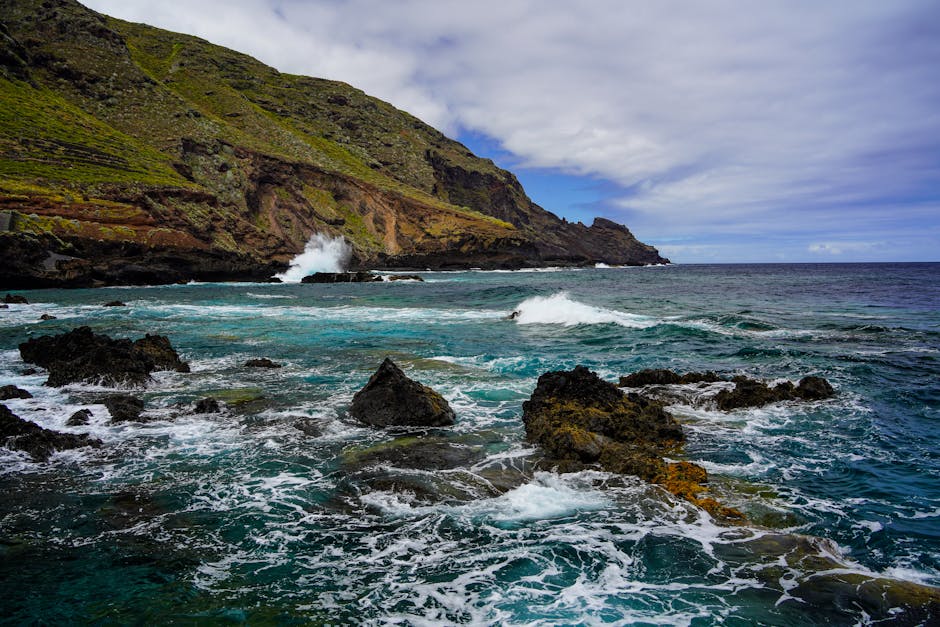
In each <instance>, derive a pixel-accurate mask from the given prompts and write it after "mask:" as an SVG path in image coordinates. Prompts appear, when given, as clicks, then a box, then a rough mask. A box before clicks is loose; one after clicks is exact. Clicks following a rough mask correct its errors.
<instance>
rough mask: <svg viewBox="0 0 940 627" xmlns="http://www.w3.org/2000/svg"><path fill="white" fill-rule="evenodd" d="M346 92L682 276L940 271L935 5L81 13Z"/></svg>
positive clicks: (874, 2)
mask: <svg viewBox="0 0 940 627" xmlns="http://www.w3.org/2000/svg"><path fill="white" fill-rule="evenodd" d="M84 4H86V5H87V6H89V7H91V8H92V9H95V10H97V11H100V12H102V13H106V14H108V15H113V16H115V17H119V18H122V19H126V20H131V21H136V22H145V23H148V24H152V25H155V26H159V27H162V28H166V29H169V30H173V31H179V32H185V33H189V34H192V35H196V36H199V37H203V38H205V39H208V40H209V41H211V42H213V43H217V44H220V45H223V46H226V47H229V48H233V49H235V50H238V51H241V52H244V53H246V54H249V55H251V56H253V57H255V58H257V59H259V60H261V61H263V62H265V63H267V64H268V65H271V66H273V67H275V68H277V69H278V70H280V71H283V72H290V73H294V74H305V75H310V76H318V77H323V78H330V79H335V80H340V81H344V82H346V83H349V84H351V85H354V86H355V87H358V88H360V89H362V90H364V91H366V92H367V93H369V94H371V95H373V96H376V97H378V98H381V99H383V100H386V101H388V102H391V103H392V104H393V105H395V106H396V107H398V108H400V109H403V110H406V111H408V112H410V113H412V114H414V115H416V116H418V117H419V118H421V119H422V120H424V121H425V122H427V123H429V124H431V125H432V126H434V127H436V128H438V129H439V130H441V131H443V132H444V133H446V134H447V135H449V136H451V137H454V138H456V139H458V140H460V141H462V142H463V143H465V144H466V145H467V146H468V147H469V148H470V149H471V150H473V151H474V152H475V153H476V154H478V155H481V156H484V157H489V158H492V159H493V160H494V161H495V162H496V163H497V164H498V165H500V166H502V167H504V168H507V169H510V170H512V171H513V172H514V173H515V174H516V175H517V176H518V177H519V179H520V181H521V182H522V184H523V186H524V187H525V188H526V191H527V192H528V193H529V196H530V197H532V199H533V200H535V201H536V202H537V203H538V204H540V205H541V206H543V207H545V208H546V209H548V210H550V211H552V212H554V213H556V214H558V215H560V216H564V217H566V218H568V219H569V220H582V221H584V222H586V223H588V224H590V221H591V220H592V219H593V217H594V216H604V217H607V218H610V219H613V220H615V221H618V222H621V223H623V224H626V225H627V226H628V227H630V229H631V230H632V231H633V232H634V234H635V235H636V236H637V237H638V238H639V239H641V240H642V241H644V242H646V243H649V244H652V245H654V246H656V247H657V248H659V249H660V251H661V253H662V254H664V255H665V256H667V257H670V258H671V259H672V260H673V261H674V262H680V263H709V262H724V263H737V262H741V263H748V262H821V261H940V2H937V1H936V0H828V1H826V2H819V1H818V0H812V1H807V0H763V1H761V2H753V1H752V0H734V1H732V0H708V1H701V0H681V1H680V0H656V1H653V0H643V1H640V0H582V1H578V2H574V1H569V0H474V1H473V2H468V1H466V0H459V1H454V0H395V1H390V0H199V1H198V2H193V1H192V0H186V1H180V0H161V2H153V1H152V0H85V1H84Z"/></svg>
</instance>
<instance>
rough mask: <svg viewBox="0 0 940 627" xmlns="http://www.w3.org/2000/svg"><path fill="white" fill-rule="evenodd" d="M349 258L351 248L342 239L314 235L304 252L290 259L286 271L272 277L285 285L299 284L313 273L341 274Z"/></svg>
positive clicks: (318, 234) (319, 234)
mask: <svg viewBox="0 0 940 627" xmlns="http://www.w3.org/2000/svg"><path fill="white" fill-rule="evenodd" d="M350 257H352V248H350V247H349V244H347V243H346V240H345V239H344V238H343V237H335V238H334V237H330V236H329V235H324V234H323V233H314V234H313V235H312V236H311V237H310V240H309V241H308V242H307V245H306V246H304V252H302V253H300V254H299V255H297V256H296V257H294V258H293V259H291V262H290V267H289V268H288V269H287V271H285V272H282V273H280V274H276V275H274V276H275V277H277V278H278V279H280V280H282V281H284V282H285V283H300V280H301V279H303V278H304V277H305V276H308V275H310V274H313V273H315V272H343V271H344V270H345V268H346V265H347V264H348V263H349V259H350Z"/></svg>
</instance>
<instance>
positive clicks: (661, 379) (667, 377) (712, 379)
mask: <svg viewBox="0 0 940 627" xmlns="http://www.w3.org/2000/svg"><path fill="white" fill-rule="evenodd" d="M718 381H721V377H719V376H718V375H717V374H715V373H714V372H689V373H686V374H683V375H680V374H679V373H678V372H673V371H672V370H662V369H646V370H640V371H639V372H634V373H633V374H630V375H627V376H625V377H620V387H622V388H638V387H643V386H644V385H675V384H679V383H716V382H718Z"/></svg>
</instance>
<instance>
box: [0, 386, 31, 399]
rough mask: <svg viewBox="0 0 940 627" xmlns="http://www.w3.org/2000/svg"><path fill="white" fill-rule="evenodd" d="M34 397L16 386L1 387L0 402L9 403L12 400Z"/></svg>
mask: <svg viewBox="0 0 940 627" xmlns="http://www.w3.org/2000/svg"><path fill="white" fill-rule="evenodd" d="M32 397H33V395H32V394H30V393H29V392H27V391H26V390H23V389H21V388H18V387H16V386H15V385H4V386H3V387H0V401H8V400H10V399H11V398H32Z"/></svg>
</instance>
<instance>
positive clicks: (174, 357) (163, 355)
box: [134, 333, 190, 372]
mask: <svg viewBox="0 0 940 627" xmlns="http://www.w3.org/2000/svg"><path fill="white" fill-rule="evenodd" d="M134 348H135V349H136V350H137V351H139V352H141V353H143V354H144V355H147V356H148V357H150V359H152V360H153V365H154V368H153V369H154V370H175V371H176V372H189V371H190V370H189V364H187V363H186V362H185V361H182V360H181V359H180V356H179V354H178V353H177V352H176V351H175V350H173V346H172V345H171V344H170V338H168V337H167V336H165V335H150V334H149V333H148V334H147V335H145V336H144V337H142V338H140V339H139V340H134Z"/></svg>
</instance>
